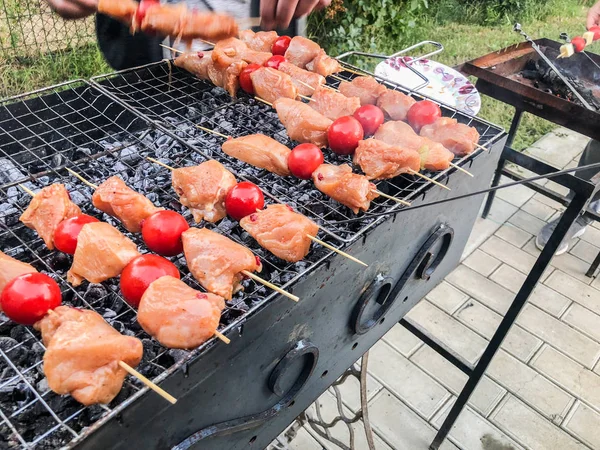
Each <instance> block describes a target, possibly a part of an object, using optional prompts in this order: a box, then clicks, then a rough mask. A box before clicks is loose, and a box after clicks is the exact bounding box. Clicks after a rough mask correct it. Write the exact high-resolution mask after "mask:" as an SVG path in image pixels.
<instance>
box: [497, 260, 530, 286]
mask: <svg viewBox="0 0 600 450" xmlns="http://www.w3.org/2000/svg"><path fill="white" fill-rule="evenodd" d="M525 278H526V275H525V274H524V273H523V272H519V271H518V270H517V269H513V268H512V267H511V266H508V265H506V264H502V266H500V267H499V268H498V270H496V271H495V272H494V273H493V274H492V276H491V277H490V280H492V281H495V282H496V283H498V284H499V285H500V286H503V287H505V288H506V289H508V290H510V291H511V292H514V293H517V292H519V289H521V286H523V282H524V281H525Z"/></svg>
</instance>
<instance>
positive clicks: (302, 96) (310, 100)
mask: <svg viewBox="0 0 600 450" xmlns="http://www.w3.org/2000/svg"><path fill="white" fill-rule="evenodd" d="M298 97H300V98H303V99H304V100H308V101H309V102H314V101H315V100H313V99H312V98H310V97H307V96H306V95H300V94H298Z"/></svg>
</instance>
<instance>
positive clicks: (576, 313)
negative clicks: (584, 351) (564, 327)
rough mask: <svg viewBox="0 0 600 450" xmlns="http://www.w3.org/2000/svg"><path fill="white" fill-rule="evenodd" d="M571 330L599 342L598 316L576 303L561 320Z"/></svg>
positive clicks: (599, 323)
mask: <svg viewBox="0 0 600 450" xmlns="http://www.w3.org/2000/svg"><path fill="white" fill-rule="evenodd" d="M561 320H562V321H563V322H566V323H568V324H569V325H571V326H572V327H573V328H576V329H578V330H579V331H581V332H582V333H585V334H587V335H588V336H589V337H591V338H592V339H594V340H596V341H598V342H600V316H599V315H598V314H594V313H593V312H591V311H590V310H589V309H587V308H584V307H583V306H581V305H579V304H578V303H573V305H572V306H571V307H570V308H569V310H568V311H567V313H566V314H565V315H564V316H563V317H562V319H561Z"/></svg>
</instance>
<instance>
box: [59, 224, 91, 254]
mask: <svg viewBox="0 0 600 450" xmlns="http://www.w3.org/2000/svg"><path fill="white" fill-rule="evenodd" d="M93 222H99V220H98V219H96V218H95V217H92V216H88V215H87V214H81V215H79V216H74V217H70V218H68V219H66V220H63V221H62V222H61V223H59V224H58V226H57V227H56V230H54V246H55V247H56V249H57V250H59V251H61V252H63V253H67V254H69V255H74V254H75V250H76V249H77V238H78V237H79V233H80V232H81V229H82V228H83V226H84V225H85V224H87V223H93Z"/></svg>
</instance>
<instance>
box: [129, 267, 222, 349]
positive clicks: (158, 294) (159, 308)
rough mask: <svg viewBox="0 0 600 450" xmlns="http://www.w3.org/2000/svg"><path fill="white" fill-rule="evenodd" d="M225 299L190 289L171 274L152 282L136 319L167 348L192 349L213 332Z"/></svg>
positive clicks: (208, 337) (217, 323)
mask: <svg viewBox="0 0 600 450" xmlns="http://www.w3.org/2000/svg"><path fill="white" fill-rule="evenodd" d="M223 309H225V300H223V297H219V296H218V295H214V294H205V293H204V292H200V291H196V290H195V289H192V288H191V287H189V286H188V285H187V284H185V283H184V282H183V281H181V280H179V279H178V278H174V277H169V276H165V277H161V278H159V279H158V280H156V281H154V282H153V283H152V284H150V286H148V289H146V292H144V295H143V296H142V300H141V301H140V306H139V309H138V316H137V320H138V322H139V323H140V325H141V326H142V328H143V329H144V330H145V331H146V333H148V334H149V335H151V336H153V337H154V338H155V339H156V340H157V341H158V342H160V343H161V344H162V345H164V346H165V347H169V348H182V349H192V348H195V347H198V346H199V345H200V344H202V343H203V342H206V341H208V340H209V339H210V338H211V337H212V336H214V335H215V331H216V330H217V327H218V326H219V320H220V319H221V311H223Z"/></svg>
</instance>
